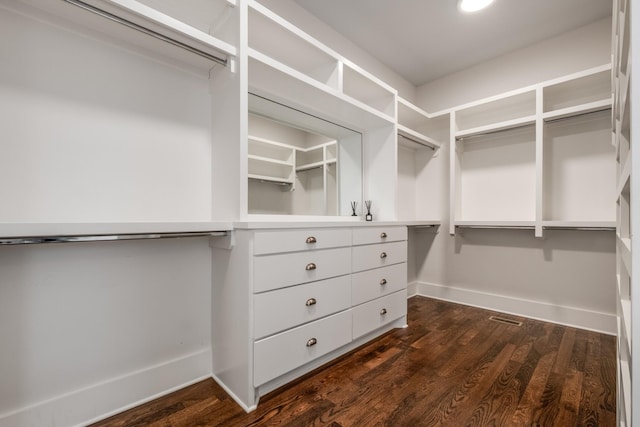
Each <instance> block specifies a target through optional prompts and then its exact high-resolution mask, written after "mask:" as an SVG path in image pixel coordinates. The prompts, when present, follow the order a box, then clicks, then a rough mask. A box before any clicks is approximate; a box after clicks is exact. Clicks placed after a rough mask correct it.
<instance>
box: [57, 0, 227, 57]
mask: <svg viewBox="0 0 640 427" xmlns="http://www.w3.org/2000/svg"><path fill="white" fill-rule="evenodd" d="M63 1H65V2H67V3H69V4H72V5H74V6H77V7H79V8H81V9H84V10H86V11H88V12H91V13H94V14H96V15H99V16H101V17H103V18H106V19H108V20H110V21H113V22H116V23H118V24H121V25H124V26H125V27H128V28H131V29H133V30H136V31H139V32H141V33H143V34H146V35H148V36H151V37H154V38H156V39H159V40H162V41H163V42H165V43H169V44H171V45H173V46H177V47H179V48H182V49H185V50H187V51H189V52H191V53H194V54H196V55H198V56H201V57H203V58H206V59H209V60H211V61H214V62H217V63H218V64H222V65H225V66H226V65H227V63H228V59H227V58H221V57H218V56H215V55H212V54H210V53H207V52H204V51H202V50H200V49H196V48H195V47H193V46H189V45H188V44H186V43H182V42H180V41H178V40H175V39H172V38H171V37H167V36H165V35H163V34H160V33H158V32H156V31H153V30H151V29H149V28H145V27H143V26H141V25H138V24H136V23H135V22H131V21H129V20H126V19H124V18H121V17H119V16H117V15H114V14H112V13H109V12H107V11H105V10H102V9H99V8H97V7H95V6H92V5H90V4H87V3H85V2H83V1H81V0H63Z"/></svg>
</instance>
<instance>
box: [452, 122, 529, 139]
mask: <svg viewBox="0 0 640 427" xmlns="http://www.w3.org/2000/svg"><path fill="white" fill-rule="evenodd" d="M533 126H535V123H523V124H521V125H516V126H512V127H508V128H504V129H496V130H488V131H486V132H480V133H474V134H473V135H464V136H456V141H462V140H463V139H470V138H476V137H479V136H485V135H493V134H496V133H504V132H509V131H512V130H518V129H523V128H527V127H533Z"/></svg>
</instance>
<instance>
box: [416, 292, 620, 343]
mask: <svg viewBox="0 0 640 427" xmlns="http://www.w3.org/2000/svg"><path fill="white" fill-rule="evenodd" d="M408 294H409V296H410V297H413V296H416V295H419V296H424V297H429V298H435V299H440V300H444V301H449V302H454V303H457V304H464V305H469V306H472V307H478V308H484V309H487V310H495V311H500V312H503V313H507V314H513V315H516V316H523V317H528V318H530V319H536V320H542V321H544V322H551V323H557V324H560V325H565V326H570V327H573V328H579V329H586V330H589V331H595V332H599V333H603V334H607V335H616V333H617V329H616V328H617V320H616V315H615V313H611V314H609V313H601V312H597V311H590V310H585V309H581V308H576V307H568V306H562V305H557V304H549V303H545V302H540V301H531V300H525V299H521V298H513V297H508V296H503V295H497V294H490V293H485V292H477V291H472V290H469V289H463V288H455V287H451V286H443V285H436V284H433V283H424V282H413V283H411V284H409V286H408Z"/></svg>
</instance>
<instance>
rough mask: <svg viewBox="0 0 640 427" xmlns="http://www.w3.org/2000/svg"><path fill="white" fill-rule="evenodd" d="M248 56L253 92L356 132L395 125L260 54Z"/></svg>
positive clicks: (380, 114)
mask: <svg viewBox="0 0 640 427" xmlns="http://www.w3.org/2000/svg"><path fill="white" fill-rule="evenodd" d="M248 55H249V89H250V91H251V92H253V93H256V94H258V95H261V96H264V97H266V98H270V99H272V100H275V101H279V102H283V103H285V104H287V105H290V106H291V107H294V108H300V109H302V110H304V111H307V112H309V113H312V114H315V115H318V116H319V117H322V118H326V119H329V120H330V121H332V122H334V123H337V124H340V125H343V126H347V127H349V128H352V129H355V130H365V129H376V128H380V127H383V126H388V125H392V124H393V123H394V122H395V120H394V118H393V117H391V116H389V115H387V114H384V113H381V112H379V111H377V110H376V109H374V108H372V107H370V106H368V105H366V104H364V103H362V102H360V101H356V100H353V99H352V98H350V97H348V96H346V95H344V94H342V93H341V92H339V91H337V90H335V89H333V88H331V87H329V86H327V85H325V84H322V83H320V82H318V81H317V80H315V79H313V78H311V77H309V76H307V75H306V74H304V73H301V72H299V71H297V70H295V69H293V68H291V67H289V66H287V65H285V64H282V63H280V62H278V61H276V60H274V59H273V58H270V57H268V56H266V55H264V54H262V53H261V52H258V51H256V50H254V49H251V48H249V49H248ZM293 100H295V101H293ZM327 112H331V113H330V115H328V113H327Z"/></svg>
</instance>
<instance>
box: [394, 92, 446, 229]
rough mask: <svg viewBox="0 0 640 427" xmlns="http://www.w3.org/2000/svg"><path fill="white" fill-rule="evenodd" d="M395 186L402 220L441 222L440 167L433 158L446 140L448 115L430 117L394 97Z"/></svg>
mask: <svg viewBox="0 0 640 427" xmlns="http://www.w3.org/2000/svg"><path fill="white" fill-rule="evenodd" d="M397 111H398V119H397V122H398V124H397V130H398V132H397V134H398V136H397V143H398V188H397V202H396V205H397V207H396V216H397V218H398V219H401V220H406V221H422V222H425V223H426V224H431V225H439V224H440V222H441V217H442V212H441V206H442V203H441V202H440V199H442V196H443V194H441V191H442V186H440V185H437V184H435V183H437V182H438V181H439V178H438V177H439V176H440V174H442V172H443V171H442V170H440V169H439V167H438V166H439V162H437V157H438V156H439V155H440V148H441V146H442V144H443V141H448V140H449V115H448V114H446V113H445V114H441V115H438V116H433V115H431V114H429V113H427V112H426V111H424V110H422V109H421V108H419V107H417V106H416V105H414V104H413V103H411V102H409V101H408V100H406V99H404V98H402V97H400V96H398V98H397Z"/></svg>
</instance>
